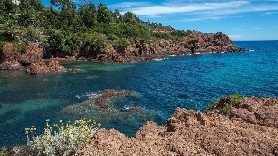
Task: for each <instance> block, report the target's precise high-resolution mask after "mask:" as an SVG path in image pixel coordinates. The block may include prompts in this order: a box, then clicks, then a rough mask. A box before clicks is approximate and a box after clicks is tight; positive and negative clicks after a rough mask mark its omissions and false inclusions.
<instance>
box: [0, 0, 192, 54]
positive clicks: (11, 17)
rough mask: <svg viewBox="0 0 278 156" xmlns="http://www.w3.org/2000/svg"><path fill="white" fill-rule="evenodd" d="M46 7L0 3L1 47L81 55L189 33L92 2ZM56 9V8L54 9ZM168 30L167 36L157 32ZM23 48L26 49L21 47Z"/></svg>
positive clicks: (28, 0)
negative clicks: (27, 46)
mask: <svg viewBox="0 0 278 156" xmlns="http://www.w3.org/2000/svg"><path fill="white" fill-rule="evenodd" d="M50 3H51V7H44V6H42V4H41V1H40V0H21V3H20V5H19V6H17V5H15V4H13V3H12V1H11V0H1V2H0V45H1V44H3V43H5V42H13V43H16V45H19V46H20V45H24V44H19V43H22V42H25V43H28V42H36V43H39V44H41V45H46V46H47V47H48V49H49V51H50V52H51V53H52V55H55V53H57V52H59V53H62V54H65V55H78V54H80V53H82V50H84V49H88V48H89V49H90V50H91V51H92V49H93V52H92V53H98V52H101V50H102V49H103V48H105V46H107V45H110V44H112V46H116V47H126V46H128V44H129V43H130V42H132V41H133V40H144V41H145V42H146V43H149V42H152V41H159V40H161V39H169V40H177V41H182V40H183V37H184V36H185V35H187V33H188V32H187V31H186V32H185V31H177V30H174V29H173V28H172V27H171V26H163V25H162V24H161V23H150V22H143V21H141V20H140V19H139V18H138V17H137V16H136V15H135V14H133V13H131V12H126V13H125V14H123V15H122V14H121V13H120V11H119V10H115V11H114V12H113V11H112V10H109V8H108V7H107V5H106V4H103V3H100V4H98V5H97V6H96V5H95V4H93V3H92V2H90V1H86V2H84V3H81V2H80V4H76V3H74V2H73V1H72V0H50ZM53 6H54V7H53ZM160 30H165V31H167V33H155V31H160ZM20 49H24V46H22V47H21V48H20Z"/></svg>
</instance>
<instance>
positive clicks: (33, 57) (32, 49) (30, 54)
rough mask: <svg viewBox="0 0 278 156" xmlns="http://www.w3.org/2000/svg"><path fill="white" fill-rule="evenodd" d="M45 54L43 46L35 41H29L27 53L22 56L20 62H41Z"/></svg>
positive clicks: (25, 63)
mask: <svg viewBox="0 0 278 156" xmlns="http://www.w3.org/2000/svg"><path fill="white" fill-rule="evenodd" d="M42 56H43V48H41V47H39V46H38V45H37V44H35V43H29V44H28V46H27V49H26V53H25V54H23V55H21V56H20V60H19V62H20V63H21V64H22V65H30V64H31V63H36V62H40V61H41V60H42Z"/></svg>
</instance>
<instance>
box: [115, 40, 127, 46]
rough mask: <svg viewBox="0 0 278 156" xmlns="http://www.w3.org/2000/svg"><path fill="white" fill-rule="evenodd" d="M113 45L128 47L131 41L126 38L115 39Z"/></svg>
mask: <svg viewBox="0 0 278 156" xmlns="http://www.w3.org/2000/svg"><path fill="white" fill-rule="evenodd" d="M113 45H115V46H116V47H127V46H128V45H129V41H128V40H127V39H125V38H119V39H117V40H114V41H113Z"/></svg>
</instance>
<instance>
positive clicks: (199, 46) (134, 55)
mask: <svg viewBox="0 0 278 156" xmlns="http://www.w3.org/2000/svg"><path fill="white" fill-rule="evenodd" d="M92 49H93V48H91V50H90V49H89V50H88V51H84V52H83V53H81V55H80V56H84V57H85V58H87V59H89V60H90V61H95V62H110V63H111V62H113V63H115V62H116V63H130V62H137V61H153V60H155V59H157V58H160V57H163V56H168V55H190V54H203V53H212V52H214V53H220V52H245V51H247V50H246V49H243V48H239V47H237V46H235V45H234V43H233V42H232V41H231V40H230V39H229V37H228V36H227V35H225V34H223V33H221V32H217V33H215V34H205V33H201V32H197V31H192V32H191V33H190V34H189V35H187V36H185V37H184V40H183V41H182V42H178V41H173V40H161V41H159V42H152V43H146V42H145V41H143V40H137V41H133V42H131V43H130V45H128V46H127V47H114V46H112V45H111V46H108V47H106V48H105V49H103V50H102V51H93V50H92Z"/></svg>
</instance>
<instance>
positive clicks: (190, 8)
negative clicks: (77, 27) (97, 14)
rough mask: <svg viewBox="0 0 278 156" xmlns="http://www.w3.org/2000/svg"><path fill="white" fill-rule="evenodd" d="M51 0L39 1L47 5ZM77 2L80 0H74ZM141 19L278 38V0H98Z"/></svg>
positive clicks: (245, 37) (184, 27)
mask: <svg viewBox="0 0 278 156" xmlns="http://www.w3.org/2000/svg"><path fill="white" fill-rule="evenodd" d="M49 1H50V0H42V2H43V4H44V5H46V6H49V5H50V3H49ZM73 1H75V2H77V3H78V2H80V1H81V0H73ZM93 2H94V3H96V4H98V3H99V2H102V3H105V4H107V5H108V7H109V8H110V9H112V10H114V9H119V10H120V11H121V12H122V13H124V12H127V11H131V12H133V13H135V14H136V15H138V16H139V17H140V18H141V19H142V20H144V21H148V20H149V21H151V22H160V23H162V24H163V25H171V26H172V27H174V28H176V29H181V30H198V31H202V32H207V33H213V32H217V31H221V32H223V33H225V34H227V35H228V36H229V37H230V38H231V39H232V40H235V41H238V40H278V0H228V1H224V0H164V1H157V0H145V1H136V0H126V1H115V0H98V1H93Z"/></svg>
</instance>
